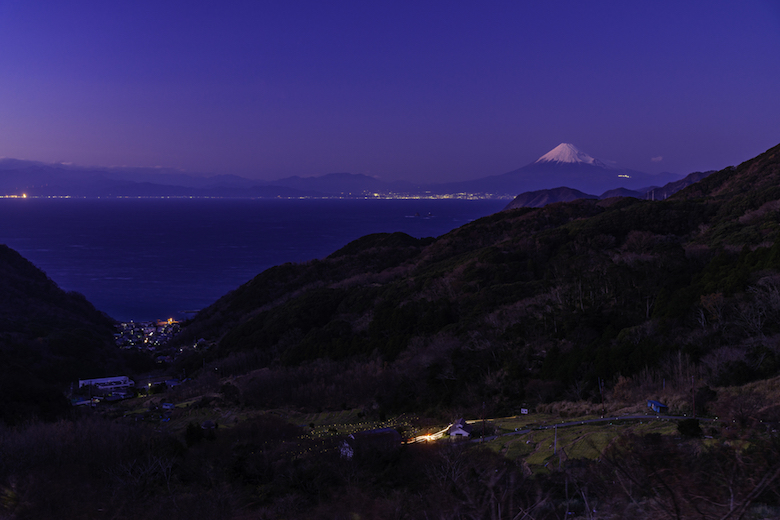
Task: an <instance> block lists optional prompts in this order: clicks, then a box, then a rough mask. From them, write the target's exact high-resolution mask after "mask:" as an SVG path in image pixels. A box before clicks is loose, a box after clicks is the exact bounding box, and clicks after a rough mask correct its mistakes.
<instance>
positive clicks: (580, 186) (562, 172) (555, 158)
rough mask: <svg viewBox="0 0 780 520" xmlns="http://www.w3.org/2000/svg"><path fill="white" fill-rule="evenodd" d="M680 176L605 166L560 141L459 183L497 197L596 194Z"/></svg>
mask: <svg viewBox="0 0 780 520" xmlns="http://www.w3.org/2000/svg"><path fill="white" fill-rule="evenodd" d="M680 178H681V176H680V175H674V174H671V173H660V174H658V175H651V174H648V173H643V172H639V171H634V170H629V169H625V168H617V167H613V166H608V165H607V164H606V163H604V162H603V161H600V160H599V159H596V158H594V157H592V156H590V155H588V154H587V153H585V152H583V151H582V150H580V149H579V148H577V147H576V146H574V145H573V144H570V143H561V144H559V145H558V146H556V147H555V148H553V149H552V150H550V151H549V152H547V153H546V154H544V155H542V156H541V157H539V158H538V159H537V160H536V161H534V162H532V163H531V164H528V165H526V166H523V167H522V168H518V169H517V170H513V171H511V172H508V173H505V174H503V175H493V176H491V177H483V178H481V179H477V180H473V181H466V182H462V183H458V185H459V188H461V189H460V191H470V192H481V193H491V194H493V195H496V196H506V195H511V196H515V195H517V194H518V193H523V192H527V191H537V190H545V189H551V188H559V187H567V188H572V189H575V190H580V191H583V192H586V193H596V194H599V193H603V192H605V191H608V190H614V189H617V188H626V189H630V190H640V189H643V188H650V187H653V186H662V185H664V184H666V183H668V182H672V181H677V180H679V179H680ZM448 186H449V185H448ZM449 188H450V189H451V188H454V186H449Z"/></svg>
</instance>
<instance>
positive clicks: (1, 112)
mask: <svg viewBox="0 0 780 520" xmlns="http://www.w3.org/2000/svg"><path fill="white" fill-rule="evenodd" d="M561 142H569V143H573V144H575V145H576V146H577V147H578V148H580V149H581V150H583V151H584V152H586V153H588V154H590V155H592V156H594V157H597V158H599V159H601V160H603V161H605V162H608V161H614V162H616V163H617V164H618V165H620V166H623V167H626V168H632V169H636V170H641V171H646V172H650V173H657V172H661V171H671V172H675V173H681V174H686V173H690V172H691V171H695V170H707V169H720V168H723V167H725V166H728V165H731V164H738V163H739V162H741V161H744V160H746V159H749V158H751V157H753V156H755V155H757V154H758V153H761V152H763V151H764V150H766V149H767V148H769V147H771V146H774V145H776V144H778V142H780V2H777V1H774V0H773V1H758V0H745V1H742V2H734V1H732V0H727V1H724V0H709V1H700V0H691V1H683V2H680V1H679V0H676V1H654V2H647V1H645V2H626V1H625V0H621V1H582V0H576V1H575V0H572V1H546V2H539V1H530V0H512V1H495V2H487V3H485V4H484V5H479V4H478V3H477V2H471V1H470V2H464V1H459V0H450V1H447V2H444V1H435V2H433V1H431V2H426V1H416V2H407V1H394V2H366V1H364V0H362V1H354V2H345V1H334V2H323V1H321V0H317V1H295V0H290V1H274V2H272V1H261V0H258V1H233V2H224V1H219V2H218V1H208V0H207V1H204V0H199V1H196V2H192V1H186V2H185V1H166V0H154V1H145V0H138V1H130V2H115V1H105V0H102V1H79V0H74V1H68V2H61V1H37V2H30V1H26V0H0V156H5V157H14V158H19V159H30V160H38V161H45V162H55V161H62V162H72V163H76V164H82V165H103V166H110V165H128V166H165V167H175V168H182V169H186V170H190V171H199V172H208V173H213V174H222V173H232V174H238V175H243V176H247V177H254V178H262V179H274V178H279V177H284V176H288V175H304V176H309V175H322V174H325V173H331V172H351V173H364V174H368V175H375V176H379V177H380V178H382V179H385V180H395V179H409V180H418V181H426V182H438V181H447V180H465V179H471V178H477V177H482V176H486V175H496V174H501V173H505V172H507V171H510V170H513V169H515V168H518V167H520V166H524V165H525V164H528V163H529V162H531V161H533V160H535V159H536V158H538V157H539V156H541V155H542V154H544V153H546V152H547V151H549V150H550V149H551V148H553V147H555V146H556V145H558V144H559V143H561Z"/></svg>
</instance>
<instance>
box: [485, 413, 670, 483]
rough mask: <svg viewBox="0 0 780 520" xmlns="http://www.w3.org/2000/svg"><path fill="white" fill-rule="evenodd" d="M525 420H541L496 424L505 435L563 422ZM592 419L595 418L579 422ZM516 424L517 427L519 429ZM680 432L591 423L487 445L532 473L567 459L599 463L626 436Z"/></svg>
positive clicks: (644, 424)
mask: <svg viewBox="0 0 780 520" xmlns="http://www.w3.org/2000/svg"><path fill="white" fill-rule="evenodd" d="M523 418H533V419H538V420H537V421H533V422H532V421H528V420H527V419H526V420H520V421H516V418H507V419H497V420H495V421H494V422H495V424H496V425H497V426H499V427H500V428H501V430H502V431H506V430H507V425H511V427H512V430H514V428H517V429H518V430H521V429H527V428H529V427H537V428H538V427H539V426H545V425H549V424H550V423H551V422H553V421H556V420H558V421H559V420H560V419H559V418H555V417H550V416H547V417H543V418H539V417H533V416H523ZM589 418H590V419H592V418H593V417H583V418H577V419H575V420H586V419H589ZM569 420H571V419H569ZM556 422H557V421H556ZM516 424H517V426H515V425H516ZM556 430H557V432H556ZM676 432H677V424H676V422H674V421H667V420H643V421H641V422H640V421H613V422H611V423H610V422H606V423H590V424H582V425H574V426H567V427H561V428H547V429H544V430H537V429H535V430H533V431H531V432H529V433H526V434H522V435H504V436H501V437H498V438H497V439H494V440H492V441H489V442H487V443H486V445H487V447H488V448H489V449H491V450H493V451H495V452H497V453H500V454H502V455H504V456H505V457H507V458H509V459H512V460H517V459H523V460H524V461H525V463H526V464H528V466H529V467H530V468H531V469H532V470H542V469H543V468H545V467H546V466H548V465H549V464H558V463H559V461H560V462H564V461H566V460H567V459H596V458H598V457H599V456H600V455H601V453H602V452H603V451H604V449H605V448H606V447H607V446H608V445H609V444H610V443H611V442H612V441H613V440H614V439H616V438H617V437H619V436H620V435H623V434H626V433H635V434H639V435H645V434H647V433H660V434H663V435H673V434H676Z"/></svg>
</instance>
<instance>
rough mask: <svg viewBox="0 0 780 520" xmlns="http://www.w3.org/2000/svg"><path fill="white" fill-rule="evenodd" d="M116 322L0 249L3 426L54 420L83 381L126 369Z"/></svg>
mask: <svg viewBox="0 0 780 520" xmlns="http://www.w3.org/2000/svg"><path fill="white" fill-rule="evenodd" d="M113 333H114V328H113V321H112V320H111V319H110V318H108V317H107V316H105V315H104V314H102V313H100V312H99V311H97V310H95V308H94V307H93V306H92V305H91V304H90V303H89V302H88V301H87V300H86V299H85V298H84V297H83V296H81V295H79V294H75V293H66V292H65V291H63V290H62V289H60V288H59V287H57V285H56V284H55V283H54V282H53V281H52V280H50V279H49V278H48V277H47V276H46V275H45V274H44V273H43V272H42V271H40V270H39V269H38V268H36V267H35V266H34V265H32V264H31V263H30V262H29V261H27V260H25V259H24V258H23V257H22V256H21V255H19V254H18V253H17V252H16V251H14V250H12V249H10V248H8V247H7V246H4V245H0V359H1V360H2V363H0V392H2V395H3V399H2V402H0V422H5V423H14V422H18V421H20V420H23V419H25V418H29V417H31V416H39V417H43V418H53V417H54V416H56V415H57V414H60V413H62V412H63V411H64V410H65V409H66V408H67V402H65V401H64V398H63V394H62V391H63V390H64V389H65V388H66V387H67V386H68V385H69V384H70V383H72V382H73V381H75V380H76V379H79V378H85V377H94V376H95V375H104V374H106V373H107V372H108V371H114V370H118V369H119V367H121V366H122V364H121V360H120V358H119V353H118V350H117V349H116V347H115V346H114V344H113Z"/></svg>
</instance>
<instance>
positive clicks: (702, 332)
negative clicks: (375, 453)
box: [189, 148, 780, 413]
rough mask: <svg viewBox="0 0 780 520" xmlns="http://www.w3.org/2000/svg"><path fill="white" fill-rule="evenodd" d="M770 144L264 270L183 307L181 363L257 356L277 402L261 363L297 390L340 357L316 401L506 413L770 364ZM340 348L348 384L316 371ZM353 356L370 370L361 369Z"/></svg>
mask: <svg viewBox="0 0 780 520" xmlns="http://www.w3.org/2000/svg"><path fill="white" fill-rule="evenodd" d="M777 152H778V148H775V149H773V150H770V151H769V152H767V153H765V154H762V155H761V156H759V157H757V158H756V159H754V160H752V161H747V162H745V163H743V164H742V165H740V166H739V167H737V168H727V169H725V170H723V171H721V172H717V173H714V174H712V175H710V176H709V177H706V178H705V179H704V180H702V181H701V182H700V183H698V184H694V185H692V186H689V187H688V188H686V189H684V190H683V191H681V192H680V193H679V194H678V195H676V196H674V197H671V198H669V199H668V200H664V201H657V200H656V201H648V200H637V199H632V198H613V199H606V200H603V201H596V200H587V199H580V200H576V201H573V202H570V203H555V204H550V205H547V206H545V207H543V208H538V209H532V208H520V209H515V210H508V211H503V212H500V213H497V214H495V215H491V216H488V217H485V218H482V219H480V220H477V221H475V222H472V223H469V224H467V225H465V226H463V227H461V228H459V229H456V230H454V231H452V232H450V233H448V234H446V235H443V236H441V237H438V238H437V239H435V240H434V239H429V240H422V241H418V240H415V239H413V238H411V237H406V236H404V235H398V234H395V235H372V236H369V237H364V238H362V239H360V240H358V241H355V242H353V243H351V244H349V245H347V246H345V247H344V248H342V249H341V250H340V251H337V252H336V253H334V254H333V255H331V256H330V257H328V258H325V259H323V260H317V261H312V262H309V263H306V264H298V265H285V266H280V267H277V268H273V269H270V270H268V271H265V272H264V273H261V274H260V275H258V276H257V277H256V278H255V279H254V280H252V281H251V282H249V283H248V284H246V285H244V286H242V287H240V288H239V289H237V290H236V291H234V292H233V293H231V294H228V295H226V296H225V297H223V298H222V299H221V300H219V301H218V302H216V303H215V304H214V305H213V306H211V307H210V308H208V309H206V310H205V311H204V312H202V313H201V314H200V315H198V317H197V318H196V319H195V320H194V321H193V323H192V324H191V325H190V327H189V328H190V333H189V334H190V335H189V338H190V339H192V338H193V337H204V338H206V339H207V340H209V341H210V342H211V343H212V345H213V346H212V347H211V348H210V349H209V350H208V352H206V353H205V354H202V353H199V354H197V355H196V356H195V357H194V359H193V360H190V361H189V363H190V366H199V365H200V364H202V363H203V362H204V361H206V360H208V361H211V362H212V363H213V364H214V366H215V368H218V369H220V370H222V372H221V373H223V374H226V375H229V374H233V375H239V374H249V373H251V372H252V371H254V370H256V369H270V372H269V371H268V370H266V371H265V372H263V374H266V375H264V376H258V377H260V379H258V378H257V377H255V378H253V379H252V381H254V383H252V384H253V385H254V386H253V387H252V388H255V389H256V390H254V391H259V390H257V389H259V388H263V392H265V394H264V396H263V402H265V403H267V404H277V405H279V404H284V403H285V402H286V403H288V404H289V401H288V399H289V395H291V394H290V393H288V394H285V395H287V396H288V397H284V396H283V395H282V394H278V399H277V400H276V401H274V398H273V395H277V394H275V393H274V392H275V390H274V388H273V385H265V384H261V380H262V378H263V377H270V378H271V379H269V381H271V380H285V381H287V383H286V384H287V385H293V386H294V387H295V388H293V389H291V390H290V392H293V393H295V392H297V394H296V395H305V394H306V392H314V391H315V390H313V389H314V388H315V386H314V381H313V380H311V378H309V377H308V376H307V377H304V376H303V374H304V373H309V372H311V368H306V367H307V366H310V365H308V364H310V363H314V362H315V361H316V360H319V361H317V362H318V363H331V364H335V365H329V366H332V367H334V368H332V369H331V368H328V369H327V370H324V369H323V370H321V371H320V373H321V374H323V375H322V376H321V378H322V379H321V381H319V382H318V383H317V384H319V385H320V386H319V387H318V388H328V389H329V390H328V391H327V392H328V395H329V396H330V397H328V398H327V399H326V398H325V397H324V396H325V394H323V393H322V392H320V393H319V395H318V396H317V397H318V402H321V403H322V405H323V406H330V405H328V404H327V403H328V402H330V403H331V405H332V403H338V402H339V400H340V399H343V400H344V401H349V402H350V403H351V404H352V405H365V406H369V407H379V408H386V409H392V410H395V411H403V410H415V409H417V410H420V409H427V408H433V409H439V410H441V409H459V410H468V409H471V410H474V409H476V407H478V406H479V405H480V404H481V403H486V406H487V405H488V404H489V406H491V409H493V410H494V411H498V410H500V411H502V412H507V413H514V412H516V410H517V409H518V408H519V407H520V406H521V405H524V404H525V405H528V404H529V403H530V404H531V405H533V404H537V403H542V402H548V401H552V400H556V399H561V398H564V397H566V398H569V399H598V398H599V389H598V386H597V381H598V380H600V379H601V380H605V381H606V382H607V383H606V384H607V386H608V387H611V385H613V384H615V383H616V382H617V381H618V380H619V379H620V378H623V379H622V380H624V381H629V382H630V381H635V382H636V384H637V385H638V384H639V383H638V381H639V380H640V379H641V380H644V381H651V382H653V384H657V385H660V384H661V382H662V381H667V382H669V384H678V383H679V384H680V385H683V384H687V385H690V377H689V375H690V374H694V375H695V376H696V377H697V378H698V380H699V381H700V384H702V385H704V384H712V385H714V384H728V383H743V382H747V381H750V380H755V379H759V378H763V377H768V376H771V375H774V374H775V373H776V372H777V370H778V369H780V341H778V338H780V297H778V296H777V294H780V250H779V249H778V248H779V247H780V245H778V242H777V231H778V227H777V226H778V224H777V222H778V211H779V210H780V202H778V199H780V188H778V187H777V186H780V171H778V159H777ZM200 356H205V359H204V358H202V357H200ZM348 360H349V363H350V367H351V368H350V370H352V371H353V372H351V373H353V374H355V376H354V377H353V384H354V386H355V387H356V388H357V387H359V388H362V390H361V392H360V393H357V394H356V393H355V392H352V391H351V390H349V389H346V388H344V385H335V384H333V383H332V381H333V380H332V379H328V378H330V377H331V376H326V375H324V374H326V373H332V372H334V371H335V372H336V373H338V368H336V367H338V366H339V363H347V361H348ZM196 363H197V364H196ZM356 363H357V365H355V364H356ZM361 363H362V364H364V366H365V367H366V368H365V370H364V372H365V374H369V373H371V374H373V375H372V376H370V377H369V376H368V375H366V376H365V380H363V379H361V378H362V377H363V376H361V375H360V374H361V371H360V370H359V369H358V368H355V367H356V366H358V367H359V366H360V364H361ZM344 366H346V365H344ZM376 366H382V367H383V369H382V370H381V371H380V373H379V374H377V373H376V370H375V368H370V369H369V367H376ZM683 366H684V367H687V368H686V369H685V371H687V372H685V371H684V370H682V367H683ZM281 367H285V368H284V369H282V368H281ZM277 370H284V374H286V375H284V376H281V375H279V374H280V372H274V371H277ZM298 371H299V372H298ZM307 371H309V372H307ZM683 372H685V373H687V374H689V375H688V376H685V377H683ZM296 374H299V375H300V377H299V378H298V379H296V377H297V376H296ZM279 377H281V378H282V379H273V378H279ZM307 378H308V380H307V381H303V379H307ZM329 381H330V383H329ZM686 381H687V382H686ZM626 384H627V385H628V386H629V387H630V386H631V384H633V383H626ZM307 385H308V386H307ZM307 388H308V389H309V390H307ZM340 389H341V390H340ZM245 390H246V392H247V393H246V398H247V399H253V397H252V395H251V392H252V391H253V390H251V389H250V388H249V387H247V388H246V389H245ZM288 390H289V389H288ZM339 396H341V397H339ZM296 402H297V403H298V404H299V405H301V406H305V400H301V399H297V400H296Z"/></svg>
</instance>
